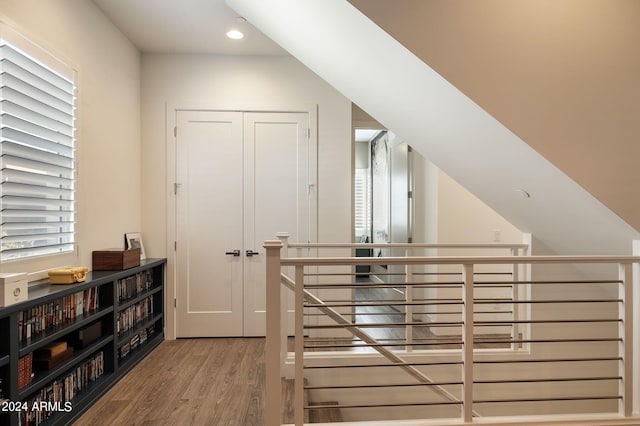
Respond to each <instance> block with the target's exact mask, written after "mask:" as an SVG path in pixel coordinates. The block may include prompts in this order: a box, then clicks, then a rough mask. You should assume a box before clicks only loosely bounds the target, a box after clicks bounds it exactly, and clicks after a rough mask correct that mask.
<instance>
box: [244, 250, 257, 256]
mask: <svg viewBox="0 0 640 426" xmlns="http://www.w3.org/2000/svg"><path fill="white" fill-rule="evenodd" d="M246 254H247V257H251V256H257V255H259V254H260V253H258V252H257V251H253V250H247V251H246Z"/></svg>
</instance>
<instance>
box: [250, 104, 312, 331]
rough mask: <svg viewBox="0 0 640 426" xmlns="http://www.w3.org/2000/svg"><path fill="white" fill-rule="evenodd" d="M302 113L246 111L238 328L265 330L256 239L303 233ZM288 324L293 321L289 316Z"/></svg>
mask: <svg viewBox="0 0 640 426" xmlns="http://www.w3.org/2000/svg"><path fill="white" fill-rule="evenodd" d="M308 128H309V119H308V114H304V113H246V114H245V116H244V138H245V156H244V158H245V192H244V193H245V198H244V202H245V222H244V232H245V248H246V249H247V250H255V251H257V252H259V253H260V255H258V256H251V257H245V268H244V271H245V279H244V306H245V314H244V319H245V321H244V333H245V336H264V334H265V321H266V316H265V299H266V290H265V267H266V265H265V256H264V249H263V248H262V244H263V243H264V241H265V240H272V239H274V238H275V236H276V234H277V233H278V232H288V233H289V235H290V241H292V242H301V241H305V242H306V241H308V238H309V229H310V226H309V192H308V191H309V187H308V184H309V168H308V164H309V159H308V157H309V152H308V149H309V148H308V146H309V143H308V137H307V131H308ZM289 324H291V325H292V324H293V322H292V321H289Z"/></svg>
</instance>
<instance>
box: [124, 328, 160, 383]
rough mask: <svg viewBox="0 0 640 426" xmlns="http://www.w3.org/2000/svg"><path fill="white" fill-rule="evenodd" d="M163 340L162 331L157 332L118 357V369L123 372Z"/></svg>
mask: <svg viewBox="0 0 640 426" xmlns="http://www.w3.org/2000/svg"><path fill="white" fill-rule="evenodd" d="M163 341H164V333H163V332H161V331H160V332H158V333H156V334H155V335H154V336H153V337H152V338H150V339H149V340H147V341H146V342H145V343H143V344H142V345H140V346H138V347H137V348H135V349H134V350H132V351H131V352H129V354H128V355H127V356H126V357H125V358H118V369H119V370H124V372H123V374H125V373H126V372H127V371H129V370H130V369H132V368H133V367H134V366H135V365H136V364H137V363H138V362H140V361H141V360H142V359H143V358H144V357H146V356H147V355H148V354H149V352H151V351H152V350H153V349H155V347H156V346H158V345H159V344H160V343H162V342H163Z"/></svg>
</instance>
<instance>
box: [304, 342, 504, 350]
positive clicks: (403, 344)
mask: <svg viewBox="0 0 640 426" xmlns="http://www.w3.org/2000/svg"><path fill="white" fill-rule="evenodd" d="M476 343H484V342H476ZM504 343H510V342H509V341H505V342H504ZM460 344H462V342H432V343H416V342H413V343H387V342H384V343H363V344H360V345H349V344H346V343H345V344H342V345H341V344H335V345H309V346H307V345H304V348H305V349H337V348H377V347H385V346H395V347H400V346H411V347H414V346H441V345H460Z"/></svg>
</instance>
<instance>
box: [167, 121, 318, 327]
mask: <svg viewBox="0 0 640 426" xmlns="http://www.w3.org/2000/svg"><path fill="white" fill-rule="evenodd" d="M176 114H177V116H176V122H177V137H176V144H177V148H176V160H177V161H176V175H177V176H176V177H177V179H176V180H177V182H178V190H177V194H176V235H177V253H176V322H177V324H176V325H177V329H176V331H177V336H178V337H218V336H264V335H265V322H266V315H265V309H266V306H265V252H264V249H263V247H262V245H263V243H264V241H265V240H273V239H275V238H276V235H277V233H278V232H288V233H289V234H290V236H291V241H304V242H306V241H308V239H309V233H310V229H311V226H312V224H311V214H310V204H312V203H311V197H313V195H312V192H313V191H311V188H312V185H311V182H313V180H312V177H311V176H310V149H309V146H310V142H309V128H310V124H309V114H308V113H287V112H238V111H201V110H199V111H191V110H184V111H180V110H179V111H177V112H176Z"/></svg>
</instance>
